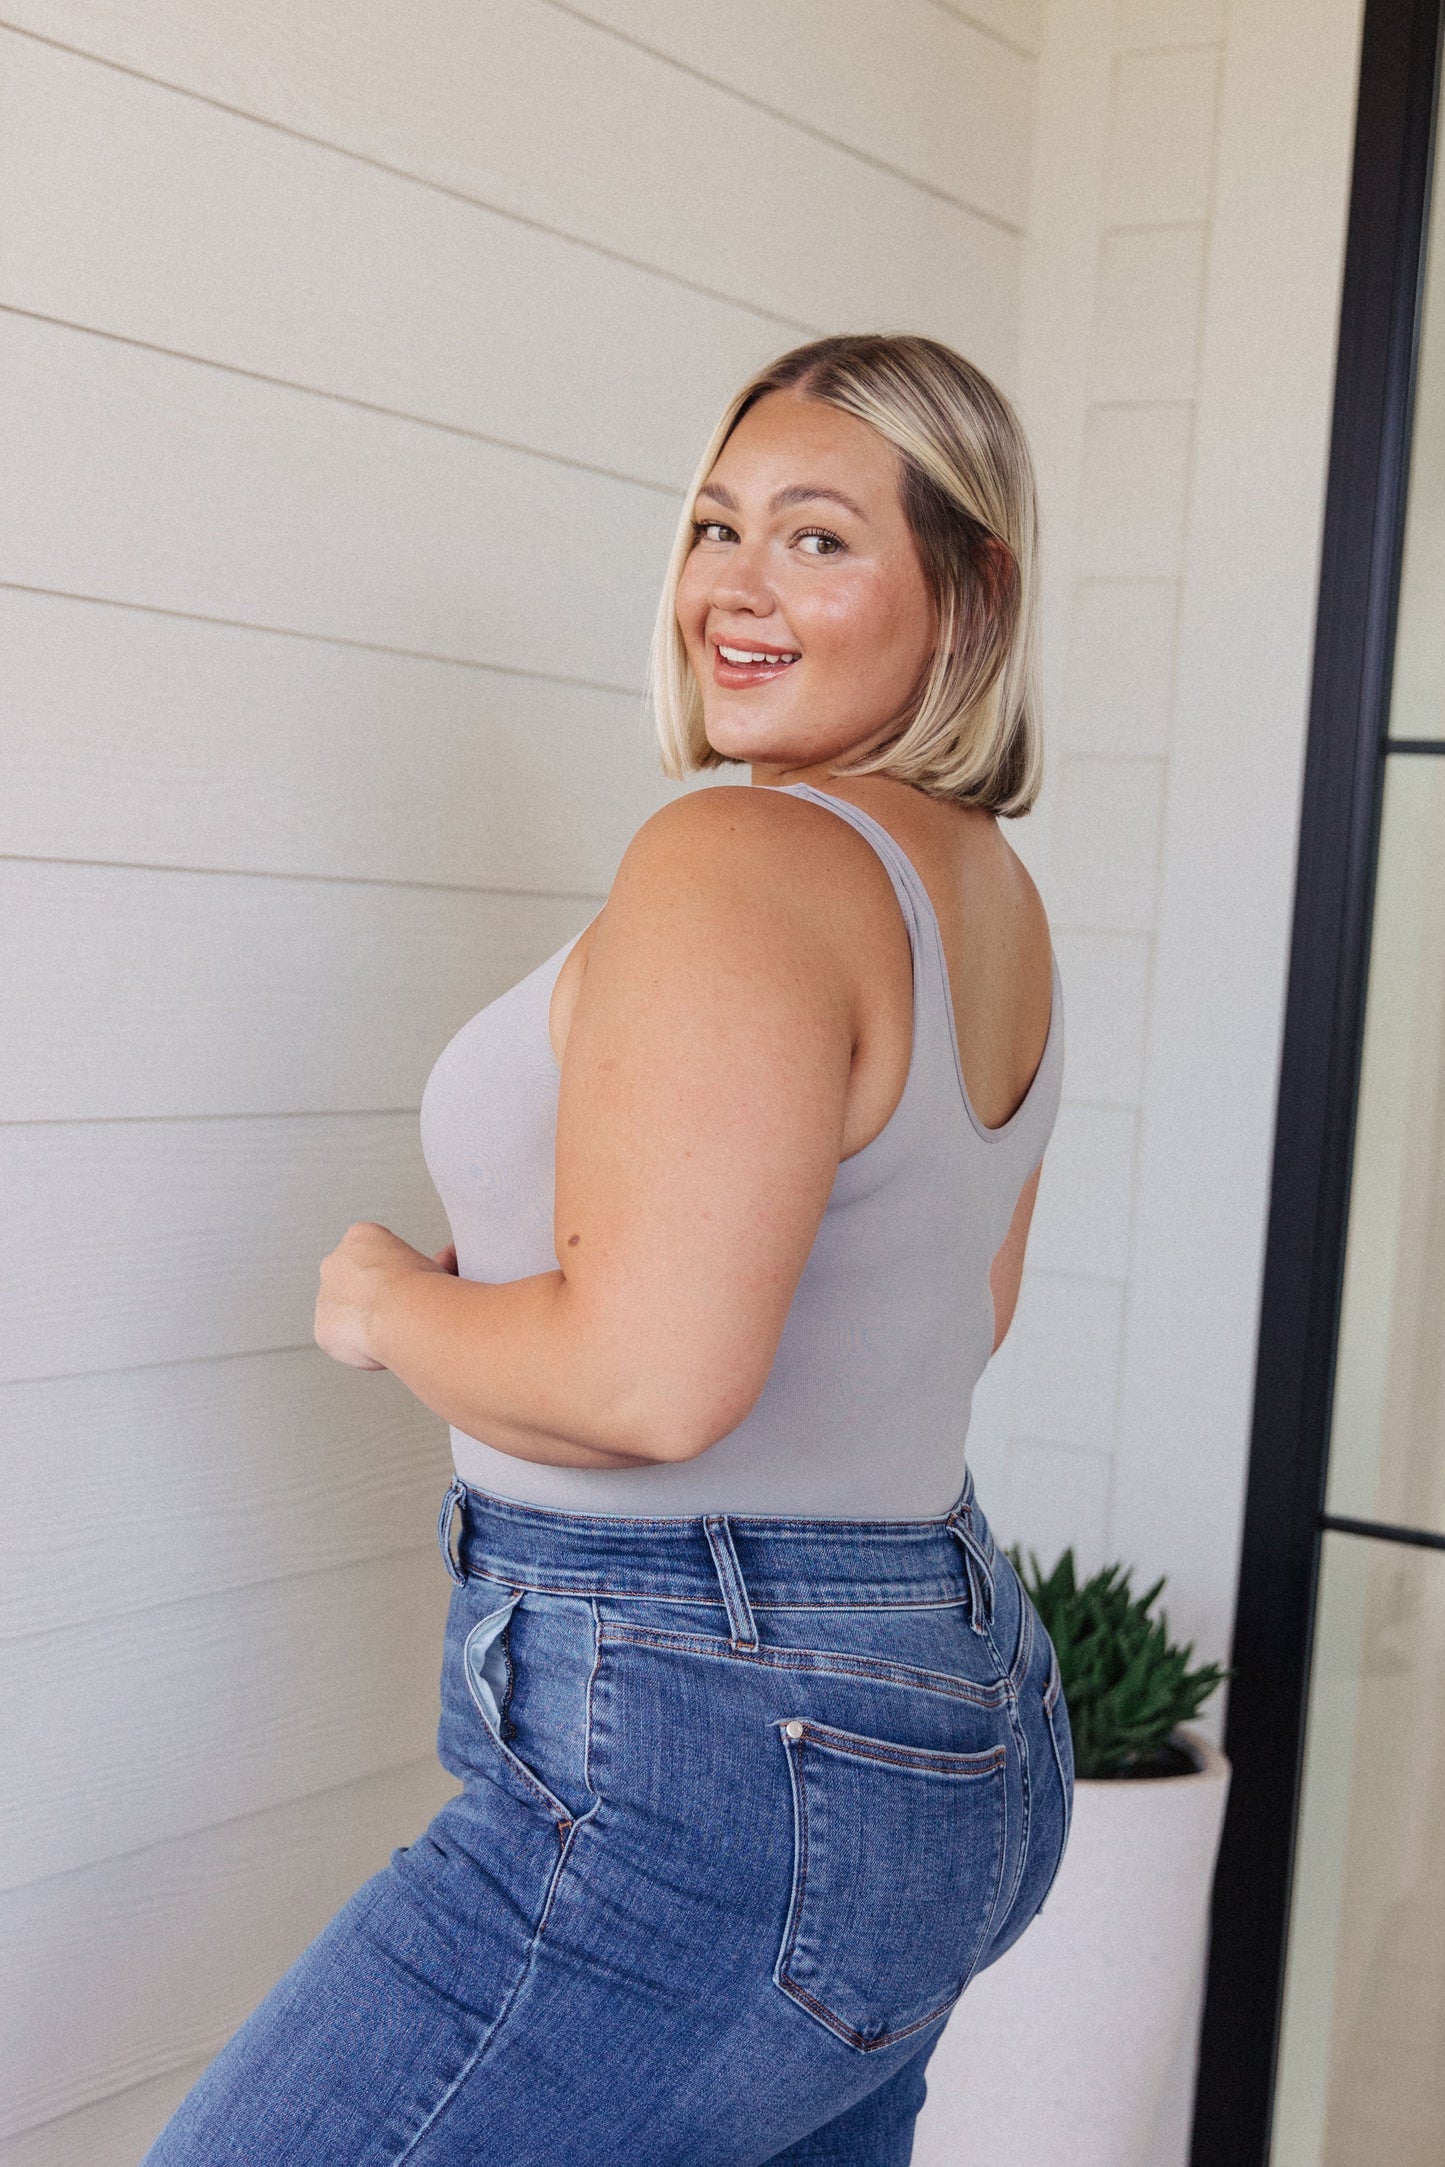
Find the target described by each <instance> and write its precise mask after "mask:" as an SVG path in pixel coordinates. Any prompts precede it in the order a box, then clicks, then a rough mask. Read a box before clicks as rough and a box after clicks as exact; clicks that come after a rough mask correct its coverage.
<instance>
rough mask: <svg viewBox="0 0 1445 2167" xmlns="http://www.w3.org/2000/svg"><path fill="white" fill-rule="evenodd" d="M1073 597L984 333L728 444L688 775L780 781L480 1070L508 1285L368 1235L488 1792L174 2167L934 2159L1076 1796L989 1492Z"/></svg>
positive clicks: (765, 417)
mask: <svg viewBox="0 0 1445 2167" xmlns="http://www.w3.org/2000/svg"><path fill="white" fill-rule="evenodd" d="M1034 566H1035V551H1034V508H1033V484H1032V477H1031V473H1030V468H1029V461H1028V454H1027V451H1026V448H1025V446H1024V443H1023V440H1022V437H1021V435H1020V432H1019V428H1018V424H1017V422H1016V420H1015V419H1014V416H1013V414H1012V412H1011V410H1010V409H1009V407H1008V406H1007V404H1006V403H1005V402H1004V401H1003V399H1002V398H1001V397H1000V396H999V394H998V393H997V392H996V391H995V390H994V389H993V387H992V386H991V385H990V384H989V383H988V382H987V381H986V380H985V379H984V378H983V377H981V376H980V375H979V374H978V372H977V371H975V370H974V369H972V368H971V367H970V366H969V365H968V364H967V363H966V362H964V361H963V360H961V359H960V358H959V356H958V355H956V354H954V353H953V352H951V351H950V350H949V349H948V348H947V347H944V346H941V345H938V344H936V343H934V342H932V341H930V340H927V339H920V338H885V337H852V338H831V339H823V340H820V341H818V342H817V343H816V344H813V345H809V346H805V347H801V348H799V349H797V350H796V351H794V352H792V353H789V354H786V355H784V356H783V357H782V358H781V359H780V360H778V361H777V362H775V363H774V364H773V365H772V366H771V367H770V368H767V369H765V370H763V371H762V372H761V373H760V375H758V376H757V377H756V378H754V379H753V381H752V382H751V383H750V384H749V385H748V386H746V387H745V389H744V390H743V391H742V392H741V393H740V394H739V395H738V397H737V398H736V399H735V400H734V401H733V402H732V404H731V405H730V406H729V408H728V410H727V412H726V413H725V415H724V417H723V419H722V421H721V423H720V424H719V426H718V428H717V430H716V431H715V433H714V436H713V439H712V442H711V443H710V445H709V447H708V449H707V452H706V454H705V455H704V458H703V460H702V462H701V464H700V467H699V469H698V474H697V477H696V481H695V483H694V486H693V488H692V490H691V491H690V492H689V495H688V498H687V501H686V503H685V506H684V511H683V518H682V523H681V526H680V529H679V533H678V538H677V544H676V548H675V550H674V554H673V558H672V562H671V565H670V568H669V572H668V576H667V581H666V585H665V589H664V593H663V597H662V604H661V608H660V612H659V617H658V630H657V635H656V639H655V642H654V657H653V696H654V702H655V706H656V709H657V716H658V722H659V727H660V733H661V740H662V753H663V765H664V767H665V768H666V770H667V772H668V773H669V774H670V775H673V776H675V777H677V776H682V775H683V774H685V773H687V772H688V771H690V770H695V769H698V768H703V767H708V766H713V765H716V764H718V763H719V762H722V761H736V762H740V763H744V764H746V765H748V766H750V768H751V770H752V783H751V786H750V787H749V786H741V787H739V786H731V787H726V786H725V787H720V788H717V789H709V790H699V791H695V792H693V793H691V794H690V795H686V796H683V797H681V798H679V799H678V800H677V801H675V802H674V803H672V804H670V805H668V806H667V807H666V808H665V809H664V810H663V811H662V812H660V813H658V814H656V815H655V816H654V817H653V818H652V819H650V820H648V821H647V822H646V823H645V825H644V826H643V827H642V828H641V829H640V830H639V832H638V834H637V835H636V837H635V838H634V840H633V842H632V843H631V845H630V846H629V848H628V851H627V853H626V856H625V857H624V859H623V861H622V865H621V868H620V870H619V872H618V875H617V878H616V881H615V882H614V884H613V887H612V890H611V892H610V894H609V896H608V898H607V902H606V905H605V907H604V909H603V910H602V911H600V912H599V914H598V915H597V917H595V918H594V919H593V920H592V922H591V924H590V925H589V926H588V927H587V928H586V929H585V931H584V932H583V933H581V934H580V935H579V936H578V937H577V939H576V940H575V941H574V942H572V943H570V944H569V945H568V947H567V948H565V949H563V950H561V951H560V952H559V953H558V954H557V955H555V956H553V957H551V958H550V959H549V960H548V961H547V962H546V963H544V964H542V965H541V966H540V968H539V969H537V970H536V971H534V972H532V974H531V975H530V977H528V978H525V979H523V980H522V982H521V983H520V984H519V985H517V986H514V987H513V988H512V990H511V991H510V992H509V993H507V994H505V995H504V996H503V997H502V999H500V1000H499V1001H495V1002H493V1003H492V1004H491V1006H490V1007H489V1008H487V1009H484V1010H483V1011H482V1013H481V1014H480V1015H478V1016H476V1017H474V1018H473V1019H472V1021H471V1022H470V1023H469V1024H467V1025H466V1026H464V1028H463V1029H462V1030H461V1031H460V1032H459V1033H458V1034H457V1036H456V1038H455V1039H454V1040H453V1041H452V1043H451V1044H450V1045H449V1046H448V1047H447V1048H446V1050H445V1051H444V1052H443V1053H442V1055H441V1058H440V1060H439V1061H438V1062H437V1065H436V1067H435V1069H434V1070H433V1072H432V1075H431V1078H430V1080H429V1082H428V1085H427V1090H426V1095H425V1099H424V1102H423V1106H422V1133H423V1142H424V1145H425V1149H426V1154H427V1160H428V1164H429V1166H430V1169H431V1171H432V1175H433V1178H434V1179H435V1181H436V1184H437V1187H438V1189H439V1191H440V1193H441V1196H442V1198H443V1201H444V1203H445V1204H446V1206H447V1210H448V1214H449V1217H450V1219H451V1223H452V1227H453V1230H454V1232H455V1236H456V1244H455V1248H454V1249H453V1250H448V1251H445V1252H443V1254H442V1255H441V1256H439V1257H436V1258H430V1257H427V1256H424V1255H422V1254H421V1253H419V1252H418V1251H417V1250H415V1249H413V1248H411V1247H410V1246H409V1245H408V1244H407V1243H406V1242H404V1241H402V1240H401V1239H399V1238H398V1237H397V1236H396V1235H394V1234H391V1233H388V1232H387V1231H386V1230H385V1229H384V1228H382V1227H378V1226H373V1225H359V1226H353V1227H352V1228H351V1229H350V1230H349V1231H348V1233H347V1234H346V1236H345V1238H344V1239H343V1240H342V1242H341V1243H340V1245H339V1247H338V1248H337V1249H335V1250H334V1251H333V1252H332V1254H331V1255H330V1256H329V1257H328V1258H327V1259H326V1260H325V1263H324V1264H323V1266H322V1269H321V1291H320V1296H319V1299H318V1302H317V1308H316V1337H317V1340H318V1342H319V1344H320V1345H321V1346H322V1347H323V1348H324V1349H325V1350H326V1352H327V1353H328V1354H331V1355H333V1356H334V1357H335V1358H336V1359H337V1360H338V1361H341V1362H347V1363H351V1364H353V1365H354V1366H357V1367H360V1368H372V1369H379V1368H386V1369H390V1370H393V1371H395V1373H396V1374H397V1375H398V1376H399V1377H400V1378H401V1379H402V1380H403V1382H404V1383H405V1384H406V1385H407V1386H409V1388H410V1389H411V1390H412V1391H413V1392H414V1393H415V1394H416V1395H417V1397H418V1398H419V1399H421V1400H422V1401H423V1402H424V1403H425V1404H426V1405H427V1406H428V1407H430V1408H431V1409H433V1410H434V1411H435V1412H436V1413H438V1414H439V1415H441V1416H443V1417H444V1418H445V1419H446V1420H447V1421H448V1422H449V1423H450V1424H451V1425H452V1439H453V1446H454V1451H455V1457H456V1465H457V1479H456V1480H455V1481H454V1482H453V1484H452V1486H451V1488H450V1489H449V1491H448V1493H447V1496H446V1499H445V1501H444V1504H443V1512H442V1521H441V1527H440V1530H439V1532H440V1537H441V1543H442V1548H443V1554H444V1556H445V1558H446V1562H447V1567H448V1570H449V1571H450V1572H451V1574H452V1577H453V1579H454V1581H455V1582H456V1586H455V1588H454V1590H453V1594H452V1604H451V1614H450V1621H449V1624H448V1629H447V1641H446V1651H445V1660H444V1668H443V1676H442V1719H441V1729H440V1734H439V1751H440V1754H441V1758H442V1760H443V1762H444V1764H445V1765H446V1767H447V1768H448V1769H450V1770H451V1771H452V1772H453V1774H455V1775H456V1776H457V1777H459V1778H460V1779H461V1783H462V1789H461V1791H460V1793H459V1794H458V1795H457V1796H456V1797H455V1798H453V1799H452V1800H451V1801H450V1803H449V1804H448V1805H447V1806H445V1807H444V1808H443V1810H442V1811H441V1812H440V1813H439V1814H438V1815H437V1817H436V1819H435V1820H434V1821H433V1822H432V1824H431V1826H430V1827H429V1828H428V1830H427V1831H426V1832H425V1834H424V1835H423V1836H421V1837H420V1838H419V1839H418V1840H417V1841H416V1842H415V1843H414V1844H412V1845H410V1846H409V1847H407V1848H405V1849H403V1850H400V1851H398V1852H396V1853H395V1854H394V1855H393V1858H392V1861H391V1864H390V1865H389V1867H388V1868H387V1869H386V1870H385V1871H383V1872H382V1873H380V1874H378V1875H377V1876H375V1877H374V1878H373V1879H372V1880H371V1881H370V1882H368V1883H367V1884H366V1886H365V1887H364V1888H362V1889H361V1890H360V1891H359V1892H358V1893H357V1895H356V1896H355V1897H353V1898H352V1900H351V1902H350V1903H349V1904H347V1905H346V1906H345V1908H344V1909H343V1910H342V1911H341V1912H340V1913H339V1914H338V1915H337V1917H336V1918H335V1919H334V1920H333V1921H332V1922H331V1924H330V1926H329V1927H327V1929H326V1930H325V1932H324V1933H323V1934H322V1935H321V1936H320V1938H319V1939H318V1940H317V1941H316V1942H315V1943H314V1944H313V1945H312V1947H311V1948H310V1949H308V1950H307V1951H306V1953H305V1954H304V1955H303V1956H302V1957H301V1958H300V1960H299V1961H298V1962H297V1964H296V1965H295V1966H294V1967H293V1968H292V1970H291V1971H290V1972H289V1973H288V1974H287V1976H286V1977H285V1978H284V1979H283V1980H282V1981H281V1982H280V1984H279V1985H278V1986H277V1987H276V1988H275V1989H274V1991H273V1992H272V1993H271V1994H270V1995H269V1996H268V1997H267V1999H266V2001H265V2002H264V2003H263V2004H262V2005H261V2007H260V2008H259V2009H258V2010H257V2011H256V2012H255V2013H254V2014H253V2015H252V2017H251V2018H250V2019H249V2020H248V2022H247V2023H246V2024H245V2025H244V2026H243V2027H242V2029H241V2030H240V2032H239V2033H238V2034H237V2035H236V2037H235V2038H234V2039H233V2040H232V2041H231V2043H230V2045H229V2046H228V2047H227V2048H226V2049H225V2050H224V2052H223V2053H222V2054H221V2055H220V2056H219V2057H218V2058H217V2060H216V2061H215V2062H214V2063H213V2064H212V2066H211V2068H210V2069H209V2070H208V2071H207V2072H206V2074H205V2075H204V2076H203V2077H202V2079H201V2081H200V2082H199V2084H198V2085H197V2086H196V2088H195V2090H194V2091H193V2092H192V2093H191V2095H190V2097H189V2098H188V2099H187V2100H186V2101H185V2103H184V2104H183V2105H182V2107H181V2108H180V2109H179V2111H178V2113H177V2115H176V2116H175V2118H174V2119H173V2121H172V2123H171V2124H170V2126H169V2127H168V2129H167V2130H166V2132H165V2133H164V2134H163V2135H162V2136H161V2138H160V2139H159V2140H158V2141H157V2144H156V2146H155V2147H154V2149H153V2151H152V2153H151V2154H150V2155H149V2157H150V2161H151V2167H174V2163H176V2162H182V2161H184V2162H187V2163H201V2162H204V2163H205V2167H217V2163H219V2162H225V2161H244V2162H247V2163H251V2167H255V2163H262V2162H264V2163H273V2162H274V2163H277V2167H280V2163H283V2162H284V2163H288V2167H289V2163H294V2162H305V2163H307V2167H333V2163H335V2167H341V2163H342V2162H345V2163H346V2167H361V2163H373V2162H375V2163H378V2167H381V2163H385V2167H391V2163H394V2162H400V2161H403V2160H405V2161H409V2162H412V2163H413V2167H452V2163H455V2167H462V2163H464V2162H465V2163H469V2167H473V2163H474V2167H527V2163H532V2162H535V2163H539V2167H540V2163H543V2162H545V2163H548V2167H763V2163H764V2162H773V2163H782V2162H788V2163H803V2162H810V2163H821V2162H829V2163H837V2167H843V2163H848V2167H864V2163H866V2167H893V2163H895V2162H903V2161H906V2160H907V2159H908V2157H909V2154H910V2150H911V2145H912V2131H913V2122H914V2117H915V2115H916V2113H917V2111H918V2107H919V2105H920V2104H921V2101H922V2098H923V2090H924V2087H923V2070H924V2064H925V2063H926V2061H927V2059H928V2056H929V2053H930V2052H931V2050H932V2048H933V2047H934V2045H935V2044H936V2043H937V2040H938V2037H939V2033H940V2031H941V2029H942V2026H943V2024H944V2021H945V2019H946V2017H947V2015H948V2012H949V2010H950V2008H951V2007H952V2006H953V2003H954V2002H955V2000H956V1999H957V1997H958V1995H959V1994H960V1992H961V1991H962V1990H963V1988H964V1986H965V1985H966V1983H967V1981H968V1979H969V1978H970V1977H971V1976H972V1974H973V1973H974V1972H975V1971H976V1970H977V1969H978V1968H979V1966H980V1965H983V1964H985V1963H989V1962H991V1961H992V1960H993V1959H994V1958H995V1957H997V1956H998V1955H999V1954H1000V1953H1001V1952H1002V1951H1003V1950H1004V1949H1005V1948H1007V1947H1008V1946H1009V1945H1010V1944H1011V1943H1012V1942H1013V1941H1014V1940H1015V1939H1016V1938H1017V1936H1018V1935H1019V1934H1020V1933H1021V1932H1022V1931H1023V1929H1024V1927H1025V1926H1026V1925H1027V1923H1028V1922H1029V1920H1030V1919H1031V1918H1032V1917H1033V1916H1034V1914H1035V1912H1036V1911H1037V1910H1038V1908H1039V1906H1040V1904H1041V1903H1042V1901H1043V1898H1044V1896H1045V1894H1046V1892H1047V1889H1048V1887H1049V1884H1050V1882H1051V1880H1052V1878H1053V1875H1054V1872H1055V1870H1056V1867H1057V1865H1058V1862H1059V1859H1060V1856H1061V1854H1062V1850H1063V1845H1064V1841H1065V1838H1066V1835H1067V1828H1068V1819H1069V1809H1070V1801H1071V1794H1072V1774H1073V1770H1072V1756H1071V1749H1070V1742H1069V1734H1068V1722H1067V1716H1066V1713H1065V1710H1064V1706H1063V1703H1062V1700H1061V1698H1060V1695H1059V1681H1058V1670H1057V1666H1056V1664H1055V1662H1054V1658H1053V1650H1052V1649H1051V1647H1050V1645H1049V1643H1048V1640H1047V1637H1046V1636H1045V1634H1044V1632H1043V1629H1042V1627H1041V1625H1040V1623H1039V1621H1038V1619H1037V1617H1036V1615H1035V1614H1034V1612H1033V1611H1032V1610H1031V1608H1030V1606H1029V1604H1028V1602H1027V1600H1026V1598H1025V1596H1024V1594H1023V1591H1022V1589H1021V1588H1020V1586H1019V1583H1018V1580H1017V1578H1016V1576H1015V1574H1014V1573H1013V1571H1012V1569H1011V1567H1010V1566H1009V1564H1008V1562H1007V1560H1006V1559H1005V1558H1004V1557H1003V1556H1002V1555H1001V1554H1000V1553H999V1552H998V1551H997V1550H996V1549H995V1546H994V1543H993V1540H992V1538H991V1536H990V1534H989V1531H988V1527H987V1524H986V1522H985V1521H984V1519H983V1516H982V1514H981V1512H980V1510H979V1508H978V1506H977V1505H976V1503H975V1502H974V1500H973V1492H972V1482H971V1479H970V1478H969V1477H968V1475H967V1474H966V1471H965V1467H964V1457H963V1453H964V1437H965V1431H966V1428H967V1421H968V1409H969V1399H970V1394H971V1391H972V1388H973V1386H974V1383H975V1382H976V1380H977V1378H978V1376H979V1375H980V1373H981V1371H982V1370H983V1367H984V1365H985V1363H986V1362H987V1360H988V1357H989V1355H990V1354H991V1353H992V1351H993V1349H994V1348H995V1347H996V1346H997V1345H998V1343H999V1341H1000V1340H1001V1339H1002V1337H1003V1335H1004V1333H1005V1332H1006V1331H1007V1329H1008V1326H1009V1323H1010V1320H1011V1318H1012V1315H1013V1310H1014V1303H1015V1300H1016V1297H1017V1293H1018V1284H1019V1274H1020V1271H1021V1268H1022V1263H1023V1254H1024V1244H1025V1241H1026V1238H1027V1233H1028V1224H1029V1216H1030V1212H1031V1210H1032V1206H1033V1200H1034V1193H1035V1189H1036V1186H1037V1181H1038V1173H1039V1163H1040V1160H1041V1158H1042V1155H1043V1150H1044V1146H1045V1144H1046V1142H1047V1140H1048V1136H1049V1133H1050V1130H1051V1128H1052V1125H1053V1120H1054V1115H1055V1111H1056V1108H1057V1104H1058V1096H1059V1085H1060V1071H1061V1063H1062V1056H1063V1020H1062V1004H1061V997H1060V992H1059V986H1058V978H1057V971H1056V969H1055V966H1054V962H1053V957H1052V951H1051V947H1050V941H1049V933H1048V926H1047V922H1046V920H1045V916H1044V912H1043V908H1042V906H1041V904H1040V901H1039V898H1038V895H1037V893H1036V891H1035V889H1034V887H1033V884H1032V882H1031V881H1030V880H1029V878H1028V876H1027V874H1026V873H1025V871H1024V870H1023V867H1022V866H1021V865H1020V863H1019V861H1018V859H1017V858H1016V857H1015V856H1014V854H1013V852H1012V851H1011V850H1010V849H1009V848H1008V846H1007V845H1006V843H1005V842H1004V841H1003V838H1002V836H1001V834H1000V832H999V829H998V816H999V815H1005V816H1012V815H1015V814H1019V813H1023V812H1025V811H1027V809H1028V807H1029V805H1030V803H1031V802H1032V800H1033V797H1034V794H1035V791H1036V788H1037V783H1038V775H1039V744H1038V727H1037V717H1036V711H1035V695H1034V691H1033V681H1032V647H1033V611H1034V577H1035V570H1034ZM457 1523H459V1525H457V1545H456V1552H455V1557H454V1556H453V1551H452V1544H451V1535H452V1530H453V1527H454V1525H456V1524H457Z"/></svg>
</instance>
